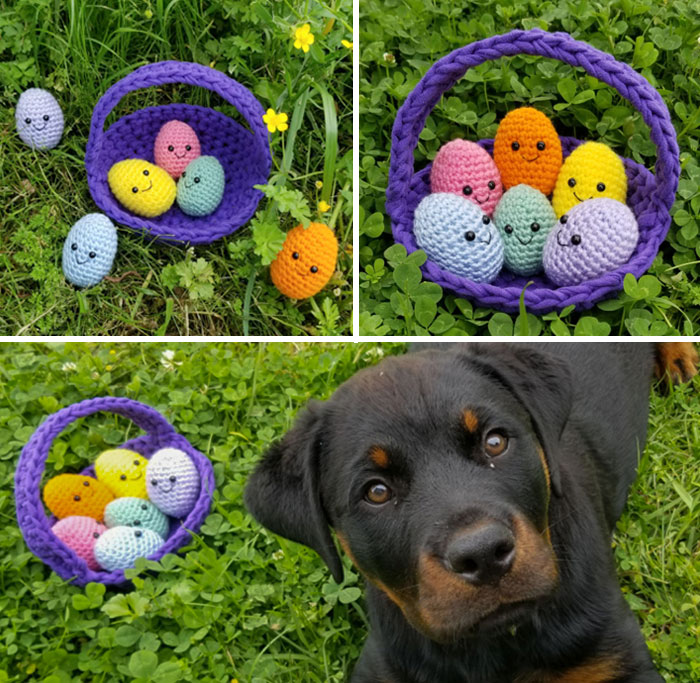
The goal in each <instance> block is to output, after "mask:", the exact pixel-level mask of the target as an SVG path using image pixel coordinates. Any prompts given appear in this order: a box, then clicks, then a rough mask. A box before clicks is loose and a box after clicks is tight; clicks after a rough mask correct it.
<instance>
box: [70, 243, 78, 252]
mask: <svg viewBox="0 0 700 683" xmlns="http://www.w3.org/2000/svg"><path fill="white" fill-rule="evenodd" d="M70 248H71V249H72V250H73V251H75V250H76V249H77V248H78V243H77V242H73V244H71V245H70Z"/></svg>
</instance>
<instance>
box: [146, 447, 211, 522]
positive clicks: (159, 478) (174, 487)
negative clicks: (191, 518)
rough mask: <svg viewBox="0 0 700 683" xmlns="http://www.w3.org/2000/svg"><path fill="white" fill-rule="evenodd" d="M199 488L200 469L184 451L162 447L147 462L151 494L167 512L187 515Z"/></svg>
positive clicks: (181, 515)
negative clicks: (198, 469) (198, 470)
mask: <svg viewBox="0 0 700 683" xmlns="http://www.w3.org/2000/svg"><path fill="white" fill-rule="evenodd" d="M199 488H200V485H199V472H197V468H196V467H195V466H194V463H193V462H192V460H191V459H190V457H189V456H188V455H187V453H185V452H184V451H181V450H179V449H177V448H161V449H160V450H159V451H156V452H155V453H154V454H153V455H152V456H151V459H150V460H149V461H148V466H147V467H146V489H147V491H148V497H149V498H150V499H151V501H152V502H153V504H154V505H156V506H157V507H158V508H159V509H160V510H162V511H163V512H164V513H165V514H166V515H171V516H172V517H178V518H181V517H186V516H187V515H188V514H189V513H190V512H191V511H192V508H193V507H194V504H195V502H196V501H197V498H198V496H199Z"/></svg>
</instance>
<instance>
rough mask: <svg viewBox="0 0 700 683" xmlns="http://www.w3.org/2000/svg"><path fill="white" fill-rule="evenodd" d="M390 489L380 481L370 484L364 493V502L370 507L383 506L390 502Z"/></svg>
mask: <svg viewBox="0 0 700 683" xmlns="http://www.w3.org/2000/svg"><path fill="white" fill-rule="evenodd" d="M391 496H392V493H391V489H390V488H389V487H388V486H387V485H386V484H385V483H383V482H381V481H375V482H372V483H371V484H370V485H369V486H368V487H367V490H366V491H365V500H366V501H367V502H368V503H372V505H384V503H387V502H389V501H390V500H391Z"/></svg>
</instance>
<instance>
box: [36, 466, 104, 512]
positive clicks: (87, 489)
mask: <svg viewBox="0 0 700 683" xmlns="http://www.w3.org/2000/svg"><path fill="white" fill-rule="evenodd" d="M113 500H114V496H113V495H112V492H111V491H110V490H109V488H108V487H107V486H105V485H104V484H103V483H102V482H100V481H97V479H94V478H93V477H86V476H84V475H82V474H59V475H58V476H57V477H53V478H52V479H49V481H48V482H47V483H46V486H44V502H45V503H46V507H47V508H49V510H51V513H52V514H53V515H55V516H56V517H58V519H63V518H64V517H71V516H73V515H78V516H81V517H92V519H96V520H97V521H98V522H101V521H102V518H103V517H104V513H105V506H106V505H107V503H110V502H112V501H113Z"/></svg>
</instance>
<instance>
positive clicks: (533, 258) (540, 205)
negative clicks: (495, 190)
mask: <svg viewBox="0 0 700 683" xmlns="http://www.w3.org/2000/svg"><path fill="white" fill-rule="evenodd" d="M493 220H494V222H495V223H496V227H497V228H498V231H499V232H500V233H501V237H502V238H503V248H504V259H503V260H504V264H505V266H506V268H508V270H510V271H511V272H512V273H516V274H518V275H534V274H535V273H539V272H540V271H541V270H542V251H543V250H544V245H545V243H546V241H547V236H548V235H549V233H550V231H551V229H552V227H553V226H554V224H555V223H556V222H557V217H556V215H555V213H554V209H553V208H552V205H551V204H550V203H549V200H548V199H547V197H545V196H544V195H543V194H542V193H541V192H540V191H539V190H536V189H535V188H534V187H530V186H529V185H516V186H515V187H511V188H510V190H507V191H506V192H505V194H504V195H503V197H502V199H501V201H500V202H499V203H498V206H496V210H495V211H494V213H493Z"/></svg>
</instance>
